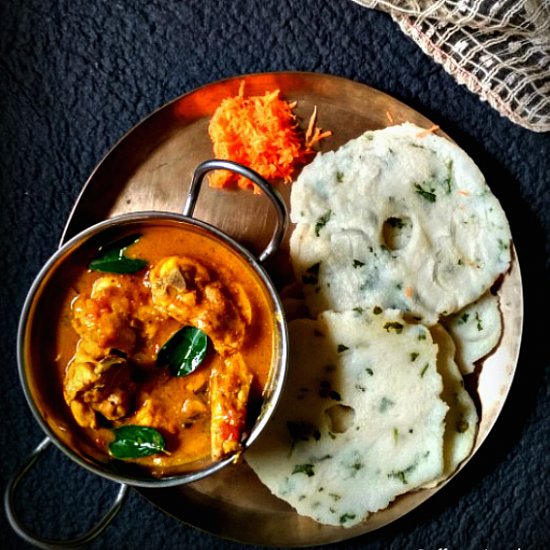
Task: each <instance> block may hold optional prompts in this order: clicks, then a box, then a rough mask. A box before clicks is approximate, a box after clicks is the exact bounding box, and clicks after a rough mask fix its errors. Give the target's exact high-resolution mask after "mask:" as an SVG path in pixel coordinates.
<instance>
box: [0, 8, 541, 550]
mask: <svg viewBox="0 0 550 550" xmlns="http://www.w3.org/2000/svg"><path fill="white" fill-rule="evenodd" d="M0 55H1V58H0V117H1V118H0V132H1V134H0V169H1V173H0V181H1V185H2V187H1V190H2V193H1V195H0V204H1V215H0V224H1V254H0V257H1V258H2V272H1V274H2V276H1V283H0V292H1V301H0V303H1V308H2V311H1V312H0V334H1V346H2V347H1V353H0V358H1V359H0V365H1V366H0V373H1V382H0V384H1V386H0V388H1V390H0V391H1V397H0V434H1V440H0V452H1V454H2V456H1V458H0V468H1V477H2V487H5V484H6V480H7V478H8V476H9V475H10V474H11V473H12V472H13V471H14V470H15V469H16V467H17V466H18V465H19V464H20V463H21V462H22V460H23V458H24V457H25V456H26V455H27V454H28V453H29V452H30V451H31V449H32V448H33V447H34V446H35V444H36V443H37V442H38V441H39V440H41V438H42V433H41V431H40V429H39V427H38V426H37V424H36V423H35V421H34V419H33V417H32V416H31V413H30V411H29V409H28V407H27V405H26V402H25V400H24V397H23V394H22V391H21V389H20V385H19V380H18V377H17V369H16V362H15V334H16V325H17V319H18V314H19V311H20V308H21V306H22V303H23V300H24V297H25V294H26V292H27V290H28V287H29V285H30V283H31V281H32V279H33V277H34V275H35V274H36V272H37V271H38V269H39V267H40V265H41V264H42V263H43V262H44V261H45V260H46V259H47V257H48V256H49V255H50V254H51V253H52V252H53V250H54V249H55V247H56V245H57V243H58V241H59V238H60V236H61V232H62V228H63V225H64V222H65V220H66V219H67V216H68V214H69V212H70V209H71V206H72V204H73V203H74V201H75V199H76V197H77V195H78V193H79V191H80V189H81V187H82V185H83V183H84V182H85V180H86V179H87V177H88V175H89V174H90V172H91V171H92V170H93V168H94V166H95V165H96V164H97V163H98V162H99V160H100V159H101V158H102V156H103V155H104V154H105V153H106V152H107V150H108V149H109V148H110V147H111V146H112V145H113V144H114V142H115V141H116V140H117V139H118V138H120V137H121V135H122V134H123V133H124V132H126V131H127V130H128V129H129V128H130V127H132V126H133V125H134V124H136V123H137V122H138V121H139V120H140V119H141V118H143V117H144V116H145V115H147V114H148V113H150V112H151V111H152V110H154V109H155V108H156V107H158V106H160V105H162V104H164V103H165V102H166V101H168V100H170V99H172V98H174V97H176V96H179V95H181V94H182V93H184V92H187V91H189V90H192V89H193V88H195V87H197V86H199V85H202V84H205V83H208V82H210V81H213V80H217V79H220V78H222V77H226V76H233V75H237V74H241V73H248V72H263V71H278V70H305V71H317V72H323V73H331V74H335V75H341V76H345V77H348V78H350V79H353V80H357V81H360V82H364V83H367V84H369V85H372V86H374V87H376V88H379V89H381V90H383V91H385V92H388V93H389V94H391V95H393V96H395V97H397V98H398V99H400V100H402V101H404V102H406V103H408V104H409V105H411V106H412V107H414V108H416V109H417V110H419V111H420V112H422V113H423V114H425V115H426V116H428V117H429V118H431V119H432V120H434V121H435V122H436V123H438V124H440V125H441V127H442V128H443V129H444V130H445V131H446V132H447V133H449V134H450V135H451V136H453V138H454V139H455V140H456V141H457V142H458V143H459V144H460V145H461V146H462V147H464V148H465V149H466V150H467V151H468V152H469V153H470V154H471V155H472V156H473V157H474V159H475V160H476V162H477V163H478V164H479V165H480V167H481V168H482V170H483V171H484V172H485V174H486V176H487V178H488V181H489V184H490V185H491V187H492V188H493V190H494V192H495V194H496V195H497V196H498V197H499V199H500V200H501V201H502V204H503V206H504V208H505V209H506V210H507V212H508V215H509V219H510V222H511V226H512V231H513V234H514V237H515V242H516V247H517V250H518V254H519V258H520V262H521V268H522V274H523V278H524V283H525V300H526V322H525V334H524V340H523V345H522V350H521V356H520V361H519V365H518V370H517V375H516V379H515V381H514V384H513V388H512V391H511V394H510V397H509V400H508V402H507V405H506V407H505V409H504V412H503V414H502V416H501V417H500V419H499V421H498V423H497V425H496V428H495V429H494V431H493V432H492V434H491V436H490V437H489V439H488V441H487V442H486V443H485V444H484V446H483V447H482V449H481V451H480V452H479V453H478V454H477V455H476V456H475V457H474V459H473V460H472V461H471V462H470V463H469V464H468V465H467V467H466V468H465V469H464V470H463V472H461V474H460V475H459V476H458V477H457V478H456V479H455V480H453V482H452V483H451V484H449V485H448V486H447V487H446V488H444V489H443V490H442V491H440V492H439V493H438V494H437V495H436V496H435V497H434V498H433V499H431V500H430V501H428V502H427V503H426V504H425V505H423V506H422V507H421V508H420V509H418V510H417V511H415V512H413V513H412V514H410V515H409V516H407V517H406V518H404V519H403V520H401V521H399V522H397V523H395V524H394V525H393V526H391V527H389V528H385V529H382V530H380V531H378V532H375V533H373V534H370V535H367V536H365V537H362V538H359V539H355V540H351V541H347V542H345V543H341V544H338V545H333V546H332V547H333V548H340V549H348V548H349V549H351V548H369V549H388V548H390V549H406V550H408V549H411V550H413V549H418V548H424V549H430V550H431V549H433V550H436V549H438V548H445V547H446V548H448V549H449V550H451V549H453V550H454V549H461V550H462V549H476V550H477V549H485V548H488V549H491V550H494V549H505V550H507V549H514V550H515V549H517V548H521V549H522V550H525V549H535V548H536V549H539V548H547V547H548V543H549V542H550V513H549V491H550V481H549V473H550V472H549V460H548V452H549V446H548V442H549V435H550V430H549V422H548V413H549V411H550V405H549V402H550V395H549V393H550V392H549V382H550V380H549V379H550V376H549V363H550V361H549V351H548V350H549V344H548V340H549V338H548V336H547V332H548V331H547V325H548V321H547V319H548V313H544V312H545V311H546V312H547V311H548V310H549V307H548V306H549V304H548V296H549V292H548V271H549V269H548V268H549V263H550V262H549V257H550V254H549V249H550V245H549V237H550V195H549V188H550V181H549V179H550V136H549V135H548V134H545V135H541V134H535V133H532V132H529V131H527V130H524V129H522V128H520V127H517V126H514V125H513V124H512V123H510V122H509V121H508V120H506V119H504V118H502V117H501V116H500V115H499V114H498V113H496V112H495V111H493V110H492V109H491V108H490V107H489V106H488V105H486V104H484V103H482V102H481V101H479V100H478V98H477V97H476V96H474V95H472V94H471V93H469V92H468V91H467V90H466V89H465V88H464V87H461V86H458V85H457V84H456V83H455V82H454V80H453V79H452V78H451V77H450V76H449V75H447V74H446V73H445V72H444V71H443V69H441V67H440V66H438V65H437V64H436V63H434V62H432V61H431V60H430V59H429V58H427V57H426V56H425V55H424V54H423V53H422V52H421V51H420V50H419V48H417V47H416V45H415V44H414V43H413V42H411V41H410V40H409V39H408V38H406V37H404V36H403V35H402V34H401V33H400V31H399V30H398V28H397V26H396V25H395V24H394V23H393V22H392V21H391V19H390V18H389V17H387V16H386V15H384V14H381V13H377V12H373V11H370V10H366V9H364V8H361V7H359V6H358V5H356V4H354V3H352V2H351V1H350V0H325V1H320V0H249V1H236V0H217V1H214V0H202V1H201V2H194V1H191V0H188V1H176V0H162V1H161V0H149V1H147V2H146V1H135V2H130V1H127V0H114V1H111V0H88V1H87V2H84V1H82V0H73V1H69V0H41V1H39V0H2V2H1V3H0ZM343 101H345V99H344V98H343ZM541 312H542V317H540V318H539V317H537V314H540V313H541ZM41 466H42V469H41V471H40V473H35V474H33V475H32V476H31V478H30V479H29V480H28V481H27V482H26V484H25V486H24V487H23V488H22V495H21V496H22V498H21V506H20V507H21V508H22V509H23V510H22V513H23V514H24V516H25V518H26V519H27V521H28V522H29V523H30V524H31V525H33V526H34V527H35V528H36V529H40V530H41V531H42V532H44V533H46V534H48V535H50V536H58V535H62V536H67V535H75V534H77V533H79V532H81V531H82V530H83V529H84V528H86V527H87V526H90V525H92V524H93V523H94V520H95V519H97V513H98V512H96V510H98V509H101V506H103V507H104V506H105V505H106V503H107V502H108V501H109V499H110V498H111V497H112V495H113V494H114V491H115V489H114V488H113V486H112V485H111V484H110V483H108V482H106V481H103V480H100V479H99V478H96V477H95V476H93V475H92V474H88V473H87V472H84V471H83V470H81V469H80V468H78V467H76V466H74V465H72V463H70V461H69V460H68V459H66V458H65V457H64V456H63V455H62V454H61V453H60V452H59V451H57V450H55V451H51V452H49V453H47V455H46V457H45V458H44V460H42V461H41ZM98 502H99V504H100V506H97V503H98ZM182 506H185V503H182ZM0 518H1V519H0V547H2V548H9V549H11V548H26V547H28V545H26V544H25V543H23V542H22V541H21V540H20V539H18V537H16V536H15V534H14V533H13V532H12V530H11V529H10V527H9V526H8V525H7V522H6V519H5V517H4V515H3V514H0ZM258 528H261V526H258ZM164 547H166V548H184V547H189V548H223V549H234V548H238V547H239V545H238V544H236V543H232V542H227V541H222V540H220V539H217V538H215V537H213V536H210V535H208V534H204V533H199V532H197V531H195V530H194V529H192V528H190V527H188V526H185V525H183V524H181V523H178V522H177V521H176V520H174V519H171V518H169V517H167V516H165V515H164V514H162V513H161V512H159V511H158V510H156V509H154V508H153V507H152V506H151V505H150V504H149V503H148V502H147V501H145V500H144V499H143V498H142V497H140V496H139V495H138V494H137V493H134V492H132V494H131V496H130V498H129V500H128V502H127V504H126V506H125V508H124V510H123V511H122V512H121V513H120V515H119V516H117V518H116V519H115V520H114V522H113V523H112V525H111V526H110V527H108V529H107V530H106V531H105V532H104V534H103V535H102V536H101V538H100V539H99V540H98V541H96V542H95V543H94V544H92V545H91V548H93V549H100V548H105V549H107V548H109V549H111V548H119V549H130V548H140V549H143V550H148V549H156V548H164Z"/></svg>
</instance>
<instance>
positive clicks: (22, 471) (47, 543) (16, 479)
mask: <svg viewBox="0 0 550 550" xmlns="http://www.w3.org/2000/svg"><path fill="white" fill-rule="evenodd" d="M50 443H51V440H50V438H49V437H46V438H45V439H44V440H43V441H41V442H40V444H39V445H38V446H37V447H36V448H35V449H34V451H33V452H32V453H31V454H30V455H29V457H28V458H27V460H26V461H25V462H24V463H23V465H22V466H21V467H20V468H19V470H17V471H16V472H15V474H14V475H13V476H12V477H11V479H10V481H9V483H8V486H7V487H6V492H5V494H4V508H5V509H6V516H7V518H8V521H9V523H10V525H11V526H12V528H13V530H14V531H15V532H16V533H17V534H18V535H19V536H20V537H21V538H23V539H24V540H26V541H27V542H29V543H31V544H34V545H35V546H37V547H38V548H45V549H51V548H75V547H78V546H82V545H84V544H87V543H88V542H90V541H92V540H94V539H95V538H96V537H97V536H98V535H99V534H100V533H101V532H102V531H103V530H104V529H105V527H107V525H109V523H110V522H111V520H112V519H113V518H114V517H115V516H116V514H117V513H118V512H119V511H120V508H121V507H122V504H123V503H124V500H125V499H126V496H127V493H128V486H127V485H124V484H121V485H120V489H119V491H118V494H117V496H116V498H115V500H114V502H113V504H112V506H111V508H110V509H109V510H108V512H107V513H106V514H105V515H104V516H103V518H102V519H101V520H100V521H99V522H98V523H97V524H96V525H95V526H94V527H92V528H91V529H90V530H89V531H88V532H87V533H84V534H83V535H81V536H79V537H77V538H74V539H69V540H55V539H47V538H44V537H41V536H39V535H37V534H35V533H33V532H31V531H30V530H29V529H28V528H27V527H26V526H25V525H23V523H22V522H21V520H20V518H19V517H18V516H17V513H16V511H15V496H16V491H17V487H18V485H19V483H20V482H21V481H22V479H23V478H24V477H25V475H26V474H27V472H28V471H29V470H30V469H31V468H32V466H33V465H34V463H35V462H36V461H37V460H38V458H39V457H40V455H41V454H42V453H43V452H44V451H45V450H46V449H47V448H48V447H49V445H50Z"/></svg>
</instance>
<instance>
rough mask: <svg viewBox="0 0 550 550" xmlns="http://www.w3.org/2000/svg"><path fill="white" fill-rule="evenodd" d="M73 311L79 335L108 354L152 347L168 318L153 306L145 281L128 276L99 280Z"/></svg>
mask: <svg viewBox="0 0 550 550" xmlns="http://www.w3.org/2000/svg"><path fill="white" fill-rule="evenodd" d="M72 313H73V317H72V324H73V328H74V329H75V330H76V332H77V333H78V335H79V336H80V337H81V338H82V339H84V340H86V341H87V342H93V343H94V344H96V345H97V346H98V347H99V348H100V349H103V350H104V355H105V354H106V353H109V352H110V350H113V349H117V350H119V351H121V352H123V353H124V354H126V355H130V354H132V353H134V352H136V348H137V347H138V346H139V347H140V348H142V350H141V351H143V350H144V349H145V350H149V349H152V348H153V347H154V346H151V345H149V343H150V342H151V341H153V340H154V338H155V336H156V334H157V332H158V331H159V329H160V327H161V326H162V323H163V321H165V319H166V317H165V316H162V315H161V314H160V312H159V311H158V310H157V309H156V308H154V307H153V304H152V302H151V296H150V293H149V290H148V288H147V287H146V286H145V285H144V284H143V281H142V280H140V279H138V278H136V277H129V276H128V275H125V276H119V275H106V276H103V277H100V278H99V279H97V280H96V281H95V282H94V285H93V287H92V290H91V292H90V294H89V295H86V294H82V295H80V296H79V297H78V298H76V300H75V301H74V302H73V306H72ZM140 344H141V345H140ZM147 359H149V360H151V358H150V357H148V358H147Z"/></svg>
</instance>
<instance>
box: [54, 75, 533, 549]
mask: <svg viewBox="0 0 550 550" xmlns="http://www.w3.org/2000/svg"><path fill="white" fill-rule="evenodd" d="M242 81H244V82H245V93H246V94H247V95H258V94H259V95H262V94H264V93H265V92H266V91H268V90H274V89H280V90H281V93H282V95H283V96H284V98H285V99H287V100H290V101H294V100H295V101H296V102H297V106H296V109H295V112H296V113H297V115H298V117H299V119H300V122H301V123H302V125H304V124H307V121H308V119H309V117H310V115H311V113H312V111H313V109H314V107H315V106H316V107H317V110H318V118H317V121H318V125H319V126H320V127H321V128H323V129H330V130H332V132H333V135H332V136H331V137H330V138H328V139H325V140H324V141H323V142H322V144H321V150H323V151H325V150H332V149H336V148H338V147H339V146H340V145H342V144H343V143H345V142H346V141H348V140H349V139H352V138H354V137H357V136H358V135H359V134H361V133H363V132H364V131H366V130H372V129H379V128H384V127H386V126H389V125H392V124H399V123H401V122H405V121H408V122H412V123H415V124H417V125H418V126H422V127H425V128H429V127H431V126H432V125H433V123H432V122H431V121H430V120H428V119H427V118H425V117H424V116H422V115H421V114H419V113H418V112H416V111H414V110H413V109H411V108H410V107H408V106H406V105H404V104H403V103H401V102H400V101H398V100H396V99H394V98H392V97H390V96H388V95H387V94H384V93H382V92H379V91H377V90H374V89H372V88H370V87H368V86H366V85H363V84H359V83H356V82H352V81H350V80H346V79H343V78H339V77H334V76H328V75H321V74H314V73H295V72H284V73H265V74H255V75H247V76H239V77H234V78H231V79H227V80H223V81H219V82H215V83H213V84H209V85H207V86H204V87H202V88H199V89H197V90H195V91H192V92H190V93H187V94H185V95H183V96H181V97H179V98H177V99H175V100H173V101H172V102H170V103H168V104H167V105H165V106H163V107H161V108H160V109H158V110H157V111H155V112H154V113H153V114H151V115H150V116H149V117H147V118H146V119H144V120H143V121H142V122H141V123H140V124H138V125H137V126H136V127H134V128H133V129H132V130H131V131H130V132H128V133H127V134H126V135H125V136H124V137H123V138H122V139H121V140H120V141H119V142H118V143H117V144H116V145H115V146H114V147H113V149H112V150H111V151H110V152H109V153H108V154H107V155H106V157H105V158H104V159H103V160H102V161H101V162H100V164H99V165H98V166H97V168H96V169H95V170H94V172H93V173H92V175H91V176H90V178H89V179H88V181H87V183H86V185H85V186H84V188H83V190H82V193H81V195H80V197H79V198H78V200H77V202H76V204H75V206H74V209H73V212H72V214H71V216H70V218H69V220H68V223H67V225H66V228H65V232H64V235H63V239H62V241H63V242H64V241H65V240H67V239H68V238H70V237H71V236H73V235H74V234H76V233H77V232H79V231H81V230H82V229H84V228H85V227H88V226H89V225H92V224H94V223H96V222H98V221H100V220H102V219H105V218H109V217H112V216H114V215H117V214H121V213H124V212H134V211H140V210H160V211H167V212H181V210H182V208H183V203H184V201H185V196H186V193H187V189H188V187H189V183H190V180H191V175H192V172H193V169H194V168H195V167H196V165H197V164H199V163H200V162H201V161H204V160H206V159H208V158H211V157H212V155H213V153H212V146H211V143H210V140H209V137H208V132H207V128H208V122H209V119H210V116H211V115H212V113H213V112H214V110H215V109H216V107H217V106H218V105H219V103H220V101H221V100H222V99H224V98H225V97H228V96H230V95H236V94H237V93H238V91H239V86H240V85H241V82H242ZM438 133H439V134H440V135H443V136H445V134H444V133H442V132H438ZM445 137H449V136H445ZM279 191H280V192H281V193H282V195H283V197H284V198H285V200H287V201H288V197H289V194H290V186H285V185H281V186H280V187H279ZM195 217H196V218H198V219H202V220H204V221H207V222H208V223H211V224H213V225H215V226H217V227H219V228H220V229H221V230H222V231H224V232H225V233H227V234H228V235H230V236H231V237H233V238H234V239H236V240H237V241H239V242H240V243H242V244H243V245H244V246H246V247H247V248H249V249H250V250H251V251H253V252H258V251H260V250H261V249H262V248H263V247H264V246H265V244H266V243H267V241H268V239H269V237H270V235H271V228H272V227H273V224H274V218H273V213H272V212H271V209H270V206H269V203H268V201H267V199H265V197H262V196H257V195H252V194H251V193H248V192H241V191H235V192H225V191H219V190H213V189H205V190H204V191H203V192H202V193H201V197H200V199H199V202H198V204H197V208H196V210H195ZM290 230H292V228H290ZM287 253H288V249H287V246H286V245H284V246H283V247H282V249H281V251H280V252H279V254H278V255H277V256H276V257H275V259H274V260H273V261H272V262H270V263H269V265H268V266H267V268H268V271H269V272H270V274H271V276H272V278H273V280H274V282H275V284H276V285H278V286H279V288H281V287H282V286H283V285H284V284H285V283H287V282H288V281H289V280H290V276H291V275H290V269H289V262H288V259H287ZM498 294H499V298H500V302H501V309H502V315H503V321H504V331H503V335H502V338H501V341H500V343H499V345H498V347H497V348H496V349H495V350H494V351H493V353H492V354H491V355H490V356H489V357H487V358H486V359H485V360H484V362H483V365H482V368H481V369H480V370H479V374H478V375H475V378H474V379H472V380H469V382H470V383H469V384H468V387H469V388H471V389H472V391H474V392H475V396H474V397H475V400H476V402H477V403H478V404H479V408H480V410H479V413H480V425H479V432H478V435H477V439H476V443H475V447H474V450H473V452H472V455H471V456H474V455H475V453H476V451H477V450H478V449H479V447H480V445H481V444H482V443H483V441H484V440H485V438H486V437H487V435H488V434H489V432H490V430H491V428H492V427H493V425H494V423H495V421H496V419H497V417H498V415H499V413H500V411H501V409H502V407H503V405H504V402H505V399H506V396H507V394H508V391H509V389H510V386H511V384H512V380H513V376H514V371H515V368H516V363H517V357H518V354H519V347H520V342H521V332H522V325H523V292H522V284H521V274H520V269H519V264H518V261H517V258H514V261H513V264H512V268H511V270H510V272H509V273H508V274H507V275H506V276H505V277H504V278H503V280H502V283H501V284H500V286H499V288H498ZM470 376H473V375H470ZM470 458H471V457H470ZM463 465H464V464H463ZM463 465H462V466H463ZM459 471H460V469H459ZM457 473H458V472H456V473H455V474H454V475H456V474H457ZM452 477H454V476H452ZM447 482H448V480H447ZM441 487H442V485H439V486H438V487H436V488H434V489H426V490H420V491H416V492H412V493H409V494H406V495H404V496H402V497H400V498H398V499H396V500H395V501H394V502H393V503H392V504H391V505H390V507H388V508H387V509H386V510H383V511H381V512H377V513H376V514H373V515H372V516H370V517H369V518H368V519H367V520H365V521H364V522H362V523H360V524H358V525H356V526H354V527H352V528H348V529H346V528H343V527H332V526H327V525H320V524H318V523H316V522H314V521H313V520H311V519H309V518H307V517H302V516H299V515H298V514H296V513H295V512H294V511H293V509H292V508H291V507H290V506H289V505H287V504H286V503H284V502H282V501H280V500H279V499H277V498H276V497H274V496H273V495H271V493H270V492H269V490H268V489H267V488H266V487H265V486H263V485H262V484H261V483H260V481H259V480H258V479H257V477H256V476H255V474H254V473H253V472H252V471H251V470H250V469H249V468H248V466H247V465H246V463H244V462H242V463H240V464H237V465H235V466H234V467H232V468H229V469H225V470H223V471H221V472H219V473H218V474H216V475H214V476H212V477H210V478H208V479H204V480H201V481H198V482H196V483H193V484H190V485H185V486H178V487H171V488H166V489H146V488H140V489H138V490H139V491H140V493H141V494H142V495H144V496H145V497H146V498H147V499H148V500H149V501H151V502H152V503H154V504H155V505H156V506H158V507H159V508H160V509H162V510H163V511H165V512H166V513H168V514H171V515H173V516H174V517H175V518H177V519H179V520H181V521H183V522H185V523H187V524H190V525H192V526H194V527H197V528H199V529H202V530H204V531H207V532H210V533H212V534H215V535H218V536H220V537H224V538H228V539H232V540H236V541H239V542H243V543H249V544H258V545H270V546H312V545H319V544H328V543H331V542H336V541H340V540H344V539H349V538H352V537H356V536H359V535H362V534H365V533H367V532H369V531H373V530H374V529H377V528H379V527H382V526H384V525H387V524H388V523H391V522H392V521H395V520H396V519H398V518H399V517H401V516H403V515H404V514H406V513H407V512H409V511H411V510H413V509H414V508H416V507H417V506H418V505H419V504H421V503H422V502H424V501H425V500H426V499H428V498H429V497H430V496H431V495H433V494H434V493H435V492H437V491H438V490H439V489H440V488H441Z"/></svg>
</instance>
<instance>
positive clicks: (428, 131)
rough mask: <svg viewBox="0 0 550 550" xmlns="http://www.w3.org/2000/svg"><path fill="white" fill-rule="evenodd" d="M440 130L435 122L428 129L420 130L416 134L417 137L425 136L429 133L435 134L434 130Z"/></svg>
mask: <svg viewBox="0 0 550 550" xmlns="http://www.w3.org/2000/svg"><path fill="white" fill-rule="evenodd" d="M438 130H439V126H438V125H437V124H434V125H433V126H430V127H429V128H427V129H426V130H423V131H422V132H418V134H416V137H417V138H423V137H426V136H428V135H429V134H433V133H434V132H437V131H438Z"/></svg>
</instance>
